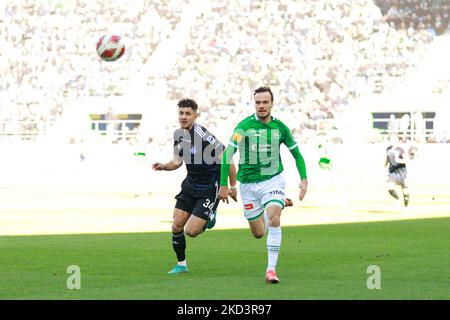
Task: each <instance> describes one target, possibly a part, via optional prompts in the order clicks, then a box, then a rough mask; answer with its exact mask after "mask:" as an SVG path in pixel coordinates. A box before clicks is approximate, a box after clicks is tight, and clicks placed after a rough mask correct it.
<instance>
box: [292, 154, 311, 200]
mask: <svg viewBox="0 0 450 320" xmlns="http://www.w3.org/2000/svg"><path fill="white" fill-rule="evenodd" d="M291 154H292V156H293V157H294V159H295V165H296V167H297V171H298V173H299V175H300V179H301V182H300V195H299V199H300V201H302V200H303V198H304V197H305V195H306V191H307V189H308V178H307V176H306V165H305V160H304V159H303V156H302V154H301V153H300V150H299V149H298V147H295V148H294V149H292V150H291Z"/></svg>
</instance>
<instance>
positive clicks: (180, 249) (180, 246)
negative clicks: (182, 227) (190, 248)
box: [172, 231, 186, 261]
mask: <svg viewBox="0 0 450 320" xmlns="http://www.w3.org/2000/svg"><path fill="white" fill-rule="evenodd" d="M172 246H173V250H174V251H175V253H176V254H177V259H178V261H184V260H186V238H185V237H184V232H183V231H181V232H179V233H172Z"/></svg>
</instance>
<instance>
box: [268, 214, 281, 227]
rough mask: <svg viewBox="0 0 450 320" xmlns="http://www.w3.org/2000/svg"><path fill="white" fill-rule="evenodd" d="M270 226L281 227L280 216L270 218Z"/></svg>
mask: <svg viewBox="0 0 450 320" xmlns="http://www.w3.org/2000/svg"><path fill="white" fill-rule="evenodd" d="M269 226H270V227H279V226H280V216H278V215H275V216H271V217H269Z"/></svg>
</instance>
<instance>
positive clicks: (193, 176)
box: [174, 123, 225, 191]
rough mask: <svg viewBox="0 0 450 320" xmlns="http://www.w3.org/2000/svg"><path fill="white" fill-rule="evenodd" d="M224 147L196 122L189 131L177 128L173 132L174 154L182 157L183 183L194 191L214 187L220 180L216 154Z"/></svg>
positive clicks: (218, 161) (218, 162)
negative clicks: (184, 169) (185, 175)
mask: <svg viewBox="0 0 450 320" xmlns="http://www.w3.org/2000/svg"><path fill="white" fill-rule="evenodd" d="M224 149H225V146H224V145H223V144H222V143H221V142H220V141H219V140H217V138H216V137H215V136H214V135H213V134H212V133H210V132H209V131H208V130H207V129H206V128H204V127H202V126H200V125H198V124H196V123H194V125H193V126H192V128H191V130H189V131H188V130H186V129H181V128H180V129H177V130H176V131H175V132H174V154H175V155H176V156H178V157H180V158H181V159H183V161H184V163H185V164H186V169H187V177H186V179H185V181H184V182H183V185H184V186H186V187H189V188H192V189H193V190H194V191H201V190H206V189H209V188H215V187H216V182H217V181H219V180H220V160H219V158H218V156H219V155H220V154H221V153H222V152H223V151H224ZM186 184H187V185H186Z"/></svg>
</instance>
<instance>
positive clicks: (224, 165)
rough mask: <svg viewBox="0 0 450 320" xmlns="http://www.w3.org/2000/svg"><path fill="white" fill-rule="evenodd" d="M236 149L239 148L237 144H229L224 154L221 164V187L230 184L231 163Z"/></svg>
mask: <svg viewBox="0 0 450 320" xmlns="http://www.w3.org/2000/svg"><path fill="white" fill-rule="evenodd" d="M236 150H237V148H236V147H235V146H233V145H231V144H229V145H228V146H227V148H226V149H225V151H224V152H223V154H222V161H221V164H220V186H221V187H222V186H223V187H227V186H228V176H229V175H230V165H231V164H233V156H234V154H235V152H236ZM233 166H234V164H233ZM234 172H236V167H235V168H234ZM230 180H231V177H230ZM235 182H236V181H235Z"/></svg>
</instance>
